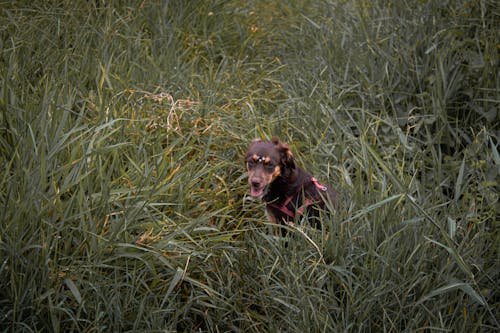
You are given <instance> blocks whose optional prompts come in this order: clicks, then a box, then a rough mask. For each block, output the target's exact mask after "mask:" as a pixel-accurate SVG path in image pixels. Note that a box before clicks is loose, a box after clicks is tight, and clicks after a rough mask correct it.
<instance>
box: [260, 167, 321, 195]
mask: <svg viewBox="0 0 500 333" xmlns="http://www.w3.org/2000/svg"><path fill="white" fill-rule="evenodd" d="M286 171H287V172H284V173H283V174H282V175H280V176H278V177H277V178H276V179H275V180H274V181H273V182H272V183H271V185H270V188H269V191H268V193H267V194H266V195H265V196H264V197H263V200H264V201H265V202H267V203H270V202H276V203H282V202H283V201H285V200H286V198H287V197H289V196H291V195H294V194H295V193H297V192H299V191H300V188H301V187H302V185H303V183H304V180H305V179H307V178H311V175H309V174H308V173H307V172H306V171H305V170H304V169H302V168H300V167H299V166H296V167H295V168H294V169H289V170H286Z"/></svg>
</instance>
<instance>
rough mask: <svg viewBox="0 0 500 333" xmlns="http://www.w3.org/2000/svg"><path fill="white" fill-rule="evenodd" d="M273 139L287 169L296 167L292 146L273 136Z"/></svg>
mask: <svg viewBox="0 0 500 333" xmlns="http://www.w3.org/2000/svg"><path fill="white" fill-rule="evenodd" d="M272 141H273V142H274V144H275V145H276V146H277V148H278V151H279V152H280V155H281V164H282V165H283V166H284V167H285V169H288V170H293V169H295V159H294V158H293V154H292V151H291V150H290V146H289V145H288V144H286V143H284V142H281V141H279V139H278V138H273V140H272Z"/></svg>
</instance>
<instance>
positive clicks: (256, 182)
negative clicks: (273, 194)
mask: <svg viewBox="0 0 500 333" xmlns="http://www.w3.org/2000/svg"><path fill="white" fill-rule="evenodd" d="M261 184H262V182H260V181H258V180H251V181H250V185H252V186H253V187H257V188H258V187H260V185H261Z"/></svg>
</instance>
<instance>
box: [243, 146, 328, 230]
mask: <svg viewBox="0 0 500 333" xmlns="http://www.w3.org/2000/svg"><path fill="white" fill-rule="evenodd" d="M245 164H246V169H247V172H248V184H249V186H250V196H252V197H254V198H257V199H261V200H263V201H264V202H265V204H266V215H267V217H268V218H269V220H270V222H272V223H275V224H281V225H293V223H294V222H296V221H297V219H298V218H299V217H301V216H307V217H308V218H309V220H310V222H311V223H312V224H313V225H314V226H315V227H317V228H319V229H321V223H320V221H319V220H318V219H317V217H318V215H319V211H320V210H323V209H324V208H325V206H326V203H328V202H330V203H331V204H332V205H331V207H335V206H336V201H337V192H336V191H334V190H332V189H331V188H329V187H326V186H323V185H321V184H320V183H319V182H318V180H317V179H316V178H314V177H313V176H312V175H311V174H309V173H308V172H307V171H305V170H304V169H302V168H301V167H300V166H299V165H297V163H296V161H295V159H294V157H293V154H292V152H291V150H290V146H289V145H288V144H286V143H284V142H281V141H280V140H279V139H278V138H276V137H275V138H273V139H271V141H263V140H259V139H256V140H253V141H252V143H251V144H250V146H249V147H248V150H247V153H246V155H245ZM311 217H312V219H311Z"/></svg>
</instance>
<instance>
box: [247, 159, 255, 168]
mask: <svg viewBox="0 0 500 333" xmlns="http://www.w3.org/2000/svg"><path fill="white" fill-rule="evenodd" d="M256 165H257V161H254V160H248V161H247V166H248V168H249V169H252V168H255V166H256Z"/></svg>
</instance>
